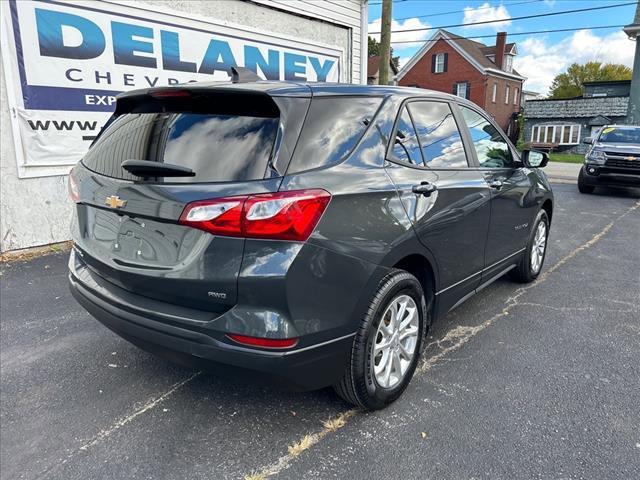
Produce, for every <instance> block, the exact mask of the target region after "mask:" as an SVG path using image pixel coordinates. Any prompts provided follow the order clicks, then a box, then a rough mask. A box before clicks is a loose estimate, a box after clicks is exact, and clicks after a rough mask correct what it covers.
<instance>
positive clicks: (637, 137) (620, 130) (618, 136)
mask: <svg viewBox="0 0 640 480" xmlns="http://www.w3.org/2000/svg"><path fill="white" fill-rule="evenodd" d="M598 140H599V141H600V142H603V143H640V128H637V127H635V128H634V127H605V128H603V129H602V132H601V133H600V138H599V139H598Z"/></svg>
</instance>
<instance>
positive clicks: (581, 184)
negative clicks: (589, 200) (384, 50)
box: [578, 166, 596, 193]
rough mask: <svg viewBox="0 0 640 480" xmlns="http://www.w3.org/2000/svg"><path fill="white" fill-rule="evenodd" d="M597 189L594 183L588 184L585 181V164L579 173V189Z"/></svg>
mask: <svg viewBox="0 0 640 480" xmlns="http://www.w3.org/2000/svg"><path fill="white" fill-rule="evenodd" d="M595 189H596V187H594V186H593V185H587V184H586V183H585V181H584V166H583V167H582V168H581V169H580V173H579V174H578V191H579V192H580V193H593V191H594V190H595Z"/></svg>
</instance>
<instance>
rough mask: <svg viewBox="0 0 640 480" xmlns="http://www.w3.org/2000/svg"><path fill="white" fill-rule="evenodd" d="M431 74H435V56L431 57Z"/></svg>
mask: <svg viewBox="0 0 640 480" xmlns="http://www.w3.org/2000/svg"><path fill="white" fill-rule="evenodd" d="M431 73H436V56H435V55H431Z"/></svg>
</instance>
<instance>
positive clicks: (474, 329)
mask: <svg viewBox="0 0 640 480" xmlns="http://www.w3.org/2000/svg"><path fill="white" fill-rule="evenodd" d="M638 208H640V201H637V202H636V203H635V204H634V205H633V206H632V207H630V208H628V209H627V210H626V211H625V212H624V213H622V214H621V215H619V216H618V217H616V218H615V219H614V220H612V221H611V222H609V223H608V224H607V225H606V226H605V227H604V228H603V229H602V230H601V231H600V232H598V233H597V234H595V235H594V236H593V237H592V238H591V239H590V240H589V241H587V242H585V243H583V244H582V245H580V246H578V247H576V248H575V249H573V250H572V251H571V252H569V253H568V254H567V255H565V256H564V257H562V258H561V259H560V260H559V261H558V262H556V263H555V264H554V265H553V266H552V267H551V268H549V269H548V270H546V271H545V272H543V273H542V274H541V275H539V276H538V278H537V280H536V281H535V282H533V283H530V284H529V285H527V286H525V287H520V288H519V289H517V290H516V292H515V295H513V296H512V297H509V298H507V301H506V303H505V306H504V308H503V309H502V310H501V311H500V312H499V313H497V314H495V315H494V316H492V317H491V318H489V319H488V320H485V321H484V322H482V323H481V324H479V325H475V326H468V325H458V326H457V327H455V328H453V329H452V330H450V331H449V332H447V334H446V335H445V336H444V337H443V338H441V339H440V340H436V341H435V342H432V343H430V344H429V345H427V347H426V348H425V350H426V349H427V348H429V347H431V346H433V345H435V346H437V347H438V348H440V349H441V350H440V352H438V353H437V354H435V355H431V356H430V357H429V358H426V359H424V360H423V361H422V363H421V364H420V365H418V368H416V371H415V375H421V374H424V373H425V372H427V371H429V370H430V369H431V368H433V367H434V366H435V365H437V364H438V363H439V362H440V361H441V360H443V358H444V357H445V356H447V355H448V354H449V353H451V352H454V351H456V350H458V349H460V348H461V347H462V346H464V345H465V344H466V343H467V342H469V340H471V339H472V338H473V337H475V336H476V335H477V334H478V333H480V332H482V331H483V330H485V329H486V328H487V327H490V326H491V325H493V324H494V323H495V322H496V321H497V320H499V319H501V318H503V317H506V316H508V315H509V313H510V311H511V309H513V308H514V307H516V306H520V305H524V304H523V303H521V302H520V301H519V299H520V297H522V295H524V294H525V293H526V292H527V291H529V290H531V289H532V288H535V287H537V286H538V285H540V284H542V283H544V282H545V281H546V280H547V279H548V278H549V276H550V275H551V274H552V273H553V272H555V271H556V270H558V269H559V268H560V267H562V266H563V265H564V264H566V263H567V262H568V261H569V260H571V259H572V258H574V257H575V256H576V255H578V254H579V253H581V252H583V251H584V250H587V249H588V248H590V247H592V246H593V245H595V244H596V243H598V242H599V241H600V240H601V239H602V237H604V236H605V235H606V234H607V233H609V231H610V230H611V229H612V228H613V226H614V224H615V223H616V222H618V221H620V220H621V219H622V218H624V217H625V216H627V215H628V214H630V213H631V212H633V211H634V210H637V209H638ZM447 343H450V344H449V345H447V346H446V347H443V346H442V345H443V344H447ZM357 412H358V409H351V410H347V411H346V412H344V414H348V416H347V417H346V419H345V423H346V420H347V419H349V418H352V417H354V416H355V414H356V413H357ZM328 433H330V432H325V431H324V429H323V430H321V431H320V432H317V433H312V434H309V435H306V436H305V437H303V440H304V438H306V437H312V438H313V442H312V443H310V444H309V445H308V446H307V447H306V448H305V449H304V450H303V451H306V450H308V449H309V448H311V447H313V446H314V445H317V444H318V442H320V440H322V439H323V438H324V437H326V436H327V434H328ZM303 440H302V441H303ZM300 453H302V452H299V453H298V454H297V455H295V456H293V457H292V456H291V455H290V454H288V455H284V456H283V457H280V459H279V460H278V461H277V462H275V463H274V464H272V465H267V466H265V467H263V468H261V469H259V470H258V471H257V472H256V473H252V474H248V475H245V476H244V479H245V480H264V479H267V478H268V477H271V476H273V475H277V474H278V473H280V472H281V471H283V470H285V469H286V468H288V467H289V465H290V463H291V461H292V460H293V459H294V458H295V457H297V456H298V455H300Z"/></svg>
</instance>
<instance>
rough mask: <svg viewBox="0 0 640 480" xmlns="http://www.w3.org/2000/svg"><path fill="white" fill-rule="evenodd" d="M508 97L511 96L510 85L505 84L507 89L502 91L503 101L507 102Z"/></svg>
mask: <svg viewBox="0 0 640 480" xmlns="http://www.w3.org/2000/svg"><path fill="white" fill-rule="evenodd" d="M509 98H511V87H509V85H507V89H506V90H505V91H504V103H509Z"/></svg>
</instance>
